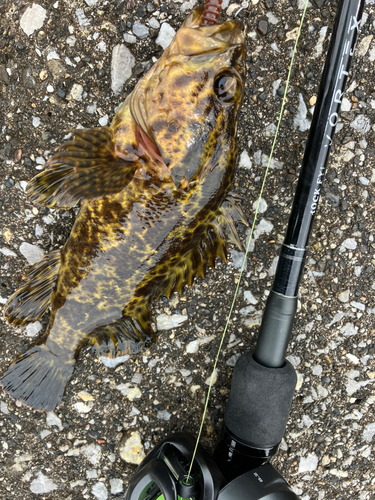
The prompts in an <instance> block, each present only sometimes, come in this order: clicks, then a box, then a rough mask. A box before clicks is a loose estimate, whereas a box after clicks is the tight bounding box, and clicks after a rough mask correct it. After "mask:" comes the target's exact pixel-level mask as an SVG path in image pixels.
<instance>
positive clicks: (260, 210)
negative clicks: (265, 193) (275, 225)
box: [253, 198, 268, 214]
mask: <svg viewBox="0 0 375 500" xmlns="http://www.w3.org/2000/svg"><path fill="white" fill-rule="evenodd" d="M257 207H258V200H256V201H254V203H253V209H254V210H256V209H257ZM267 208H268V205H267V202H266V200H265V199H264V198H260V199H259V207H258V213H259V214H264V212H266V210H267Z"/></svg>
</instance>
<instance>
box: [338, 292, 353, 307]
mask: <svg viewBox="0 0 375 500" xmlns="http://www.w3.org/2000/svg"><path fill="white" fill-rule="evenodd" d="M349 297H350V290H345V291H343V292H340V293H339V296H338V299H339V301H340V302H343V303H344V304H345V303H346V302H349Z"/></svg>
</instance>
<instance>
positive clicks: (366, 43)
mask: <svg viewBox="0 0 375 500" xmlns="http://www.w3.org/2000/svg"><path fill="white" fill-rule="evenodd" d="M373 37H374V35H368V36H365V37H364V38H362V40H361V41H360V43H359V44H358V45H357V47H356V49H355V51H356V55H357V57H363V56H365V55H366V53H367V51H368V49H369V47H370V44H371V41H372V39H373Z"/></svg>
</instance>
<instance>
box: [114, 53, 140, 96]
mask: <svg viewBox="0 0 375 500" xmlns="http://www.w3.org/2000/svg"><path fill="white" fill-rule="evenodd" d="M134 66H135V58H134V56H133V54H132V53H131V52H130V50H129V49H128V48H127V47H126V46H125V45H122V44H120V45H116V46H115V47H114V48H113V51H112V62H111V88H112V91H113V93H114V94H115V95H119V94H120V93H121V91H122V88H123V86H124V83H125V82H126V81H127V80H129V78H130V77H131V76H132V69H133V68H134Z"/></svg>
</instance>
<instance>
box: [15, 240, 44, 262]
mask: <svg viewBox="0 0 375 500" xmlns="http://www.w3.org/2000/svg"><path fill="white" fill-rule="evenodd" d="M19 250H20V252H21V253H22V255H23V256H24V257H25V258H26V260H27V262H28V263H29V264H31V265H33V264H36V263H37V262H39V261H40V260H41V258H42V257H43V255H44V252H43V250H42V249H41V248H39V247H38V246H37V245H31V244H30V243H26V242H25V241H23V242H22V243H21V245H20V248H19Z"/></svg>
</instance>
